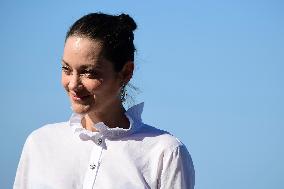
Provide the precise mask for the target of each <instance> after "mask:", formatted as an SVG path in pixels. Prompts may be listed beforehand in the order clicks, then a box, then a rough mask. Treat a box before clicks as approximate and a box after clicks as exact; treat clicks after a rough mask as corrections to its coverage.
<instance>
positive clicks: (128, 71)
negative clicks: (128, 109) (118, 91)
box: [120, 61, 134, 85]
mask: <svg viewBox="0 0 284 189" xmlns="http://www.w3.org/2000/svg"><path fill="white" fill-rule="evenodd" d="M133 71H134V63H133V62H132V61H128V62H126V64H125V65H124V66H123V68H122V70H121V71H120V76H121V82H122V83H121V84H122V85H123V84H127V83H128V82H129V81H130V79H131V78H132V75H133Z"/></svg>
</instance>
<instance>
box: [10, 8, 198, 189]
mask: <svg viewBox="0 0 284 189" xmlns="http://www.w3.org/2000/svg"><path fill="white" fill-rule="evenodd" d="M135 29H136V23H135V22H134V20H133V19H132V18H131V17H130V16H128V15H126V14H121V15H119V16H114V15H107V14H103V13H92V14H88V15H86V16H83V17H82V18H80V19H79V20H78V21H76V22H75V23H74V24H73V25H72V26H71V28H70V29H69V31H68V32H67V35H66V39H65V46H64V54H63V57H62V85H63V87H64V88H65V90H66V92H67V94H68V96H69V98H70V101H71V105H72V110H73V112H74V113H73V114H72V116H71V118H70V120H69V121H68V122H62V123H55V124H50V125H46V126H44V127H42V128H40V129H37V130H36V131H34V132H33V133H31V134H30V135H29V137H28V138H27V140H26V143H25V145H24V148H23V152H22V155H21V159H20V162H19V165H18V170H17V174H16V179H15V183H14V189H72V188H74V189H78V188H84V189H91V188H99V189H120V188H121V189H136V188H137V189H138V188H164V189H166V188H167V189H172V188H186V189H193V188H194V168H193V164H192V161H191V158H190V155H189V153H188V151H187V149H186V147H185V146H184V145H183V144H182V143H181V142H179V141H178V140H177V139H176V138H175V137H173V136H172V135H170V134H169V133H167V132H165V131H161V130H159V129H156V128H154V127H152V126H149V125H146V124H144V123H143V122H142V120H141V113H142V109H143V104H138V105H136V106H133V107H132V108H130V109H128V110H127V111H125V109H124V108H123V105H122V102H123V101H124V100H125V86H126V85H127V83H128V82H129V81H130V79H131V77H132V74H133V70H134V63H133V62H134V52H135V47H134V45H133V39H134V36H133V31H134V30H135Z"/></svg>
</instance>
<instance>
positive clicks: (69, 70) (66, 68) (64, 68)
mask: <svg viewBox="0 0 284 189" xmlns="http://www.w3.org/2000/svg"><path fill="white" fill-rule="evenodd" d="M61 68H62V71H63V72H64V73H65V74H67V75H70V74H71V69H70V68H69V67H68V66H62V67H61Z"/></svg>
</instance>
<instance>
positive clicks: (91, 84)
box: [82, 80, 103, 94]
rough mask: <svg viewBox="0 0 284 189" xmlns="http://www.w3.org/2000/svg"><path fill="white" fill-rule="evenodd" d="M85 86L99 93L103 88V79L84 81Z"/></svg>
mask: <svg viewBox="0 0 284 189" xmlns="http://www.w3.org/2000/svg"><path fill="white" fill-rule="evenodd" d="M82 84H83V86H84V88H85V89H86V90H87V91H89V92H90V93H92V94H95V93H99V92H100V91H102V90H103V85H102V84H103V82H102V80H94V81H85V82H82Z"/></svg>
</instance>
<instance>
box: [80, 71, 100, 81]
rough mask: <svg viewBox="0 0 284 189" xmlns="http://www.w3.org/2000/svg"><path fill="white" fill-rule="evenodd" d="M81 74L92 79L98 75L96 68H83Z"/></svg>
mask: <svg viewBox="0 0 284 189" xmlns="http://www.w3.org/2000/svg"><path fill="white" fill-rule="evenodd" d="M82 75H83V76H85V77H87V78H90V79H94V78H97V77H98V72H97V71H96V70H93V69H90V70H89V69H87V70H84V71H83V72H82Z"/></svg>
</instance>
